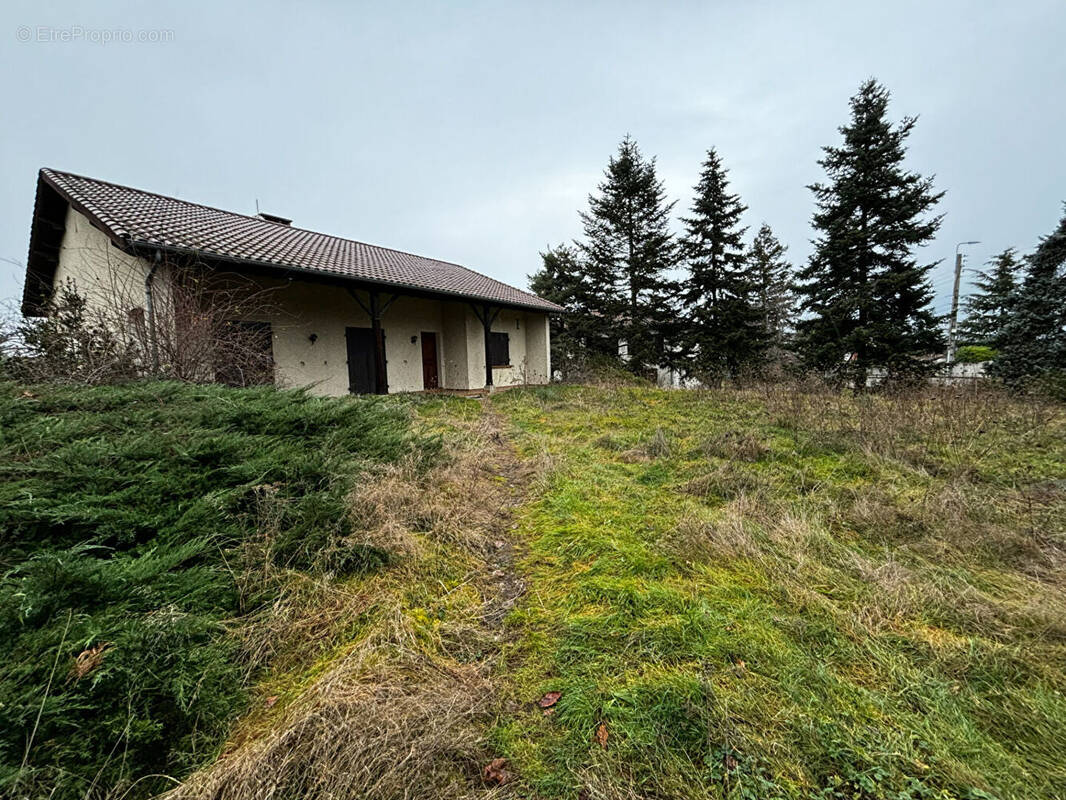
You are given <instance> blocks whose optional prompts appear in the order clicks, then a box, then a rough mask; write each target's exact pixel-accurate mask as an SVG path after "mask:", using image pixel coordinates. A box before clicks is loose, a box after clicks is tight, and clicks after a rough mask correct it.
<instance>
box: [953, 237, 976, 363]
mask: <svg viewBox="0 0 1066 800" xmlns="http://www.w3.org/2000/svg"><path fill="white" fill-rule="evenodd" d="M968 244H981V243H980V242H978V241H970V242H959V243H958V244H957V245H955V287H954V288H953V289H952V290H951V318H950V320H949V321H948V352H947V366H948V369H950V368H951V365H952V364H954V363H955V348H956V347H957V346H958V342H956V341H955V332H956V330H957V329H958V327H959V282H960V281H961V280H962V252H961V251H960V248H962V247H963V246H964V245H968Z"/></svg>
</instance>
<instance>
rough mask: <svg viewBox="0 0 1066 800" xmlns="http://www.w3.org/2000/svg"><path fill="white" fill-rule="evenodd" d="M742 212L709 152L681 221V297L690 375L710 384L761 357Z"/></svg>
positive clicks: (725, 174)
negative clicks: (688, 210)
mask: <svg viewBox="0 0 1066 800" xmlns="http://www.w3.org/2000/svg"><path fill="white" fill-rule="evenodd" d="M746 210H747V206H745V205H744V204H743V203H741V201H740V197H739V196H738V195H736V194H731V193H730V192H729V174H728V171H727V170H726V168H725V167H724V166H723V165H722V160H721V158H719V156H718V153H717V151H715V149H714V148H711V149H710V150H708V151H707V158H706V159H705V160H704V162H703V167H702V169H701V171H700V180H699V183H697V184H696V186H695V196H694V198H693V201H692V210H691V215H690V216H688V217H685V218H684V219H683V220H682V221H683V222H684V224H685V233H684V236H683V238H682V240H681V248H682V253H683V256H684V259H685V263H686V266H687V267H688V276H687V278H686V280H685V281H684V283H683V285H682V287H681V291H680V295H679V296H680V298H681V302H682V304H683V305H682V307H683V313H684V315H685V323H686V331H687V332H686V336H685V337H684V338H685V345H686V350H687V353H688V355H689V357H690V358H691V361H692V364H693V367H694V370H693V371H694V372H696V373H697V374H698V375H700V376H702V377H704V378H710V379H712V380H714V379H718V378H721V377H724V376H736V374H737V373H738V372H739V371H740V370H741V368H742V367H744V366H747V365H749V364H751V363H753V362H756V361H757V360H759V359H760V358H761V354H762V352H763V350H764V348H765V337H764V336H763V331H762V328H761V325H760V319H759V312H758V310H757V308H756V306H755V303H754V291H755V287H754V284H753V282H752V280H751V278H750V276H749V275H748V274H747V271H746V266H747V265H746V263H745V255H744V232H745V231H746V230H747V228H744V227H742V226H741V225H740V218H741V216H742V215H743V213H744V212H745V211H746Z"/></svg>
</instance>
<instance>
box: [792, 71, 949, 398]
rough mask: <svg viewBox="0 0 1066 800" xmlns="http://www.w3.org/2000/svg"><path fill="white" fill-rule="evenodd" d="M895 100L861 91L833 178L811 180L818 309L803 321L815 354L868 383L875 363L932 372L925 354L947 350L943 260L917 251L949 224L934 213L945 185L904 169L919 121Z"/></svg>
mask: <svg viewBox="0 0 1066 800" xmlns="http://www.w3.org/2000/svg"><path fill="white" fill-rule="evenodd" d="M888 101H889V92H888V90H887V89H885V88H884V87H883V86H881V85H880V84H879V83H877V81H875V80H873V79H870V80H868V81H866V82H865V83H864V84H863V85H862V86H861V87H860V89H859V92H858V94H856V95H855V96H854V97H852V98H851V101H850V104H851V120H850V122H849V123H848V124H847V125H845V126H843V127H842V128H840V132H841V134H843V138H844V141H843V143H842V144H841V146H839V147H826V148H824V152H825V157H824V158H823V159H822V160H821V161H819V162H818V163H819V164H820V165H821V166H822V167H823V168H824V169H825V171H826V174H827V176H828V179H829V181H828V183H816V184H814V185H812V186H811V187H810V189H811V190H812V191H813V192H814V195H815V199H816V201H817V211H816V213H815V215H814V227H815V229H816V231H817V239H816V240H815V242H814V244H815V251H814V253H813V255H812V256H811V258H810V261H809V262H808V264H807V266H806V268H804V269H803V270H801V271H800V273H799V278H800V280H801V283H800V291H801V293H802V295H803V309H804V311H806V312H807V315H808V316H806V317H805V318H804V319H802V320H801V321H800V322H799V324H798V341H799V344H800V347H801V351H802V353H803V355H804V357H805V360H806V361H807V363H808V364H809V365H810V366H811V367H814V368H817V369H821V370H827V371H833V372H837V371H840V372H841V373H843V375H844V377H845V378H848V379H850V380H851V381H853V383H854V385H855V386H856V388H859V389H862V388H865V386H866V379H867V374H868V370H869V369H870V368H871V367H883V368H886V369H887V370H888V373H889V375H890V377H895V376H901V375H914V374H918V373H922V372H925V371H927V370H929V369H931V362H930V361H929V360H928V359H927V358H923V357H925V356H929V355H931V354H933V353H936V352H939V350H940V349H941V347H942V336H941V333H940V329H939V320H938V319H937V317H936V315H935V314H934V313H933V310H932V307H931V302H932V299H933V289H932V286H931V285H930V282H929V272H930V270H931V269H932V268H933V267H934V266H935V265H936V262H934V263H929V264H919V263H918V261H917V259H916V258H915V255H914V252H915V250H916V248H918V247H921V246H922V245H924V244H926V243H927V242H929V241H930V239H932V238H933V236H934V235H935V234H936V231H937V229H938V228H939V227H940V222H941V217H940V216H929V215H930V213H931V211H932V210H933V208H934V207H935V206H936V204H937V202H938V201H939V200H940V198H941V197H942V196H943V192H935V191H934V190H933V182H932V179H931V178H923V177H922V176H920V175H918V174H916V173H913V172H908V171H907V170H906V169H905V168H904V165H903V160H904V157H905V156H906V152H907V151H906V147H905V142H906V140H907V137H908V136H909V135H910V133H911V131H912V130H913V129H914V125H915V122H916V120H915V119H914V118H913V117H905V118H904V119H903V120H902V121H901V122H900V123H899V124H898V125H895V126H893V125H892V123H891V122H889V121H888V119H887V118H886V113H887V110H888ZM845 360H846V365H845Z"/></svg>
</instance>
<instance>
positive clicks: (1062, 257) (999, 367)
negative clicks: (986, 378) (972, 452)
mask: <svg viewBox="0 0 1066 800" xmlns="http://www.w3.org/2000/svg"><path fill="white" fill-rule="evenodd" d="M1000 345H1001V346H1000V353H999V355H998V356H997V358H996V359H995V361H993V362H992V364H991V371H992V373H993V374H995V375H999V376H1000V377H1002V378H1003V379H1004V380H1005V381H1006V382H1007V383H1008V384H1010V385H1012V386H1021V385H1023V384H1024V383H1026V382H1027V381H1028V380H1030V379H1043V380H1051V381H1054V382H1055V383H1056V384H1057V385H1058V387H1059V390H1060V391H1066V216H1063V218H1062V219H1061V220H1060V221H1059V225H1058V227H1057V228H1056V229H1055V231H1054V232H1052V233H1051V234H1050V235H1049V236H1045V237H1044V238H1043V239H1041V240H1040V245H1039V246H1038V247H1037V248H1036V251H1035V252H1034V253H1033V254H1032V255H1030V256H1029V257H1028V258H1027V259H1026V271H1025V278H1024V280H1023V281H1022V285H1021V286H1020V287H1019V288H1018V290H1017V291H1016V292H1015V293H1014V295H1013V296H1012V298H1011V301H1010V316H1009V318H1008V320H1007V324H1006V326H1005V327H1004V330H1003V336H1002V339H1001V342H1000Z"/></svg>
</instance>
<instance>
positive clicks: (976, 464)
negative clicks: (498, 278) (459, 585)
mask: <svg viewBox="0 0 1066 800" xmlns="http://www.w3.org/2000/svg"><path fill="white" fill-rule="evenodd" d="M494 405H495V407H496V408H497V409H498V410H499V411H500V412H502V413H504V414H505V415H507V416H508V417H509V418H510V420H511V421H512V423H513V426H514V429H515V431H516V436H517V439H518V443H519V446H520V448H521V450H522V451H523V453H524V454H525V455H526V456H527V457H529V458H531V459H537V460H538V461H539V462H540V463H543V464H546V465H548V466H547V469H546V471H545V473H544V475H543V477H542V479H541V482H540V485H539V486H538V487H537V490H536V495H535V497H534V498H533V500H532V501H531V503H530V504H529V505H528V506H527V508H526V510H525V513H524V515H523V516H522V517H521V520H520V533H521V535H522V536H523V538H524V540H525V541H527V542H528V544H529V548H530V551H529V555H528V558H527V560H526V562H525V569H526V570H527V578H528V580H529V584H530V592H529V593H528V595H527V596H526V599H525V601H524V602H523V603H522V604H521V606H520V608H519V609H518V610H517V611H516V612H515V613H514V614H512V616H511V617H510V619H509V620H508V622H509V625H510V626H511V631H512V632H513V634H514V636H515V637H516V638H515V643H514V645H513V646H512V648H511V650H510V652H509V654H508V657H507V666H506V667H505V670H509V671H510V673H511V676H512V677H511V689H510V691H511V692H512V693H513V700H514V702H515V703H516V704H518V705H519V706H520V708H521V709H522V710H521V711H519V712H518V713H517V714H515V715H514V716H513V717H510V718H506V719H504V720H503V721H501V723H500V724H499V725H498V726H497V727H496V728H495V730H494V731H493V734H492V736H493V739H494V741H495V742H496V744H497V747H498V748H499V749H500V750H501V751H502V752H503V753H504V754H506V755H507V756H509V757H510V758H511V759H512V761H513V763H514V764H515V765H516V768H517V771H518V772H519V774H521V775H522V776H523V779H524V781H525V782H526V783H527V786H528V789H529V791H530V792H532V793H535V794H538V795H544V796H552V797H555V796H557V797H597V798H600V797H603V798H623V797H692V798H696V797H701V798H702V797H722V796H728V797H839V798H852V797H856V798H859V797H861V798H882V797H884V798H924V797H937V798H950V797H959V798H963V797H987V796H996V797H1003V798H1022V797H1053V796H1066V696H1064V695H1063V692H1064V691H1066V674H1064V670H1066V600H1064V597H1063V588H1064V586H1066V573H1064V569H1063V568H1064V564H1066V560H1064V555H1066V414H1064V413H1063V411H1062V409H1061V407H1056V406H1051V405H1045V404H1041V403H1039V402H1037V401H1020V400H1014V399H1011V398H1009V397H1007V396H1004V395H1001V394H998V393H994V392H983V393H981V394H974V393H973V392H971V391H968V390H966V391H964V390H959V391H932V390H930V391H929V392H927V393H918V394H909V395H905V396H872V397H860V398H854V397H850V396H842V395H834V394H826V393H823V392H817V391H815V392H806V391H803V390H802V387H800V388H795V389H784V388H772V389H769V390H766V391H750V392H736V391H701V392H668V391H660V390H655V389H641V388H632V387H629V388H614V389H603V388H581V387H551V388H540V389H530V390H522V391H513V392H507V393H502V394H500V395H497V396H496V397H495V399H494ZM549 691H558V692H561V693H562V694H561V698H560V699H559V701H558V702H557V703H556V704H555V706H554V707H553V708H552V709H551V710H550V711H549V712H548V713H546V712H545V711H543V710H542V709H540V708H539V707H537V706H536V705H535V704H534V703H533V702H532V701H534V700H536V699H537V698H539V697H541V696H542V695H543V694H545V693H546V692H549ZM601 726H602V727H601ZM597 734H598V736H597ZM605 734H606V740H605V743H606V746H605V747H604V746H603V744H604V742H603V741H601V740H603V738H604V735H605Z"/></svg>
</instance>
